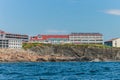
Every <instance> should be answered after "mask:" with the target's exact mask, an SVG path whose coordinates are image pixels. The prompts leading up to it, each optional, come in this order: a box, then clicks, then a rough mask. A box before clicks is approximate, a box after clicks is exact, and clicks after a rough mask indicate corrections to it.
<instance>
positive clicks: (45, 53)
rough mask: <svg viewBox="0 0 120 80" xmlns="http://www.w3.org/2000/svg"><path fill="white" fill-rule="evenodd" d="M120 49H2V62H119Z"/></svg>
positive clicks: (0, 54)
mask: <svg viewBox="0 0 120 80" xmlns="http://www.w3.org/2000/svg"><path fill="white" fill-rule="evenodd" d="M119 60H120V49H119V48H98V47H81V46H60V45H51V46H39V47H38V46H37V47H31V48H29V49H27V50H24V49H0V61H1V62H16V61H17V62H21V61H31V62H41V61H52V62H55V61H95V62H98V61H119Z"/></svg>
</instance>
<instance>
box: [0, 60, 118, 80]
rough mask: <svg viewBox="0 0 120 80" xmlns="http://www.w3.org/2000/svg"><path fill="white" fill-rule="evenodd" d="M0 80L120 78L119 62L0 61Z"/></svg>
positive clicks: (98, 79)
mask: <svg viewBox="0 0 120 80" xmlns="http://www.w3.org/2000/svg"><path fill="white" fill-rule="evenodd" d="M0 80H120V62H19V63H18V62H17V63H0Z"/></svg>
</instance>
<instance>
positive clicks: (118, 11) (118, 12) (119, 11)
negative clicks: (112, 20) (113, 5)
mask: <svg viewBox="0 0 120 80" xmlns="http://www.w3.org/2000/svg"><path fill="white" fill-rule="evenodd" d="M104 12H105V13H107V14H111V15H117V16H120V9H110V10H106V11H104Z"/></svg>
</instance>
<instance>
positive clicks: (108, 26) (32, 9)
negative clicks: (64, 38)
mask: <svg viewBox="0 0 120 80" xmlns="http://www.w3.org/2000/svg"><path fill="white" fill-rule="evenodd" d="M0 29H1V30H4V31H7V32H11V33H20V34H28V35H37V34H68V33H71V32H99V33H102V34H103V35H104V39H105V40H108V39H111V38H116V37H120V0H0Z"/></svg>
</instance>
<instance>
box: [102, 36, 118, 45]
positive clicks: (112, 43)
mask: <svg viewBox="0 0 120 80" xmlns="http://www.w3.org/2000/svg"><path fill="white" fill-rule="evenodd" d="M104 44H105V45H107V46H111V47H120V38H114V39H111V40H109V41H106V42H105V43H104Z"/></svg>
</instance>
